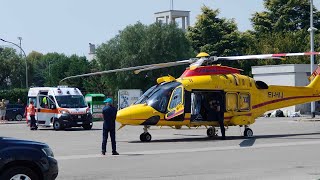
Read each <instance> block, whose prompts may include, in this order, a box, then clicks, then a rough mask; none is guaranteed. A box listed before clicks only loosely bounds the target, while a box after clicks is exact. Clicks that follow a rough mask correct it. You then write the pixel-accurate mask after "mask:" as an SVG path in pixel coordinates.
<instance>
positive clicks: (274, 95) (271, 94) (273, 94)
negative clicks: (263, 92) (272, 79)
mask: <svg viewBox="0 0 320 180" xmlns="http://www.w3.org/2000/svg"><path fill="white" fill-rule="evenodd" d="M268 97H269V98H283V92H268Z"/></svg>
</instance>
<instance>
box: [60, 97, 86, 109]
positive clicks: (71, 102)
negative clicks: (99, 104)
mask: <svg viewBox="0 0 320 180" xmlns="http://www.w3.org/2000/svg"><path fill="white" fill-rule="evenodd" d="M56 100H57V103H58V105H59V106H60V107H62V108H85V107H87V104H86V103H85V101H84V98H83V96H81V95H66V96H56Z"/></svg>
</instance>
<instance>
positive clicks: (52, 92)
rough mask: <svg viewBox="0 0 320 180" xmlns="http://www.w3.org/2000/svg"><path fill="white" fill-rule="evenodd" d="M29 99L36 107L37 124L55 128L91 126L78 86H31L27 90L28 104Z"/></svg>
mask: <svg viewBox="0 0 320 180" xmlns="http://www.w3.org/2000/svg"><path fill="white" fill-rule="evenodd" d="M31 100H32V101H33V102H34V105H35V108H36V117H35V118H36V120H37V124H38V126H45V127H51V126H53V129H55V130H62V129H64V128H69V127H83V128H84V129H86V130H90V129H91V128H92V125H93V124H92V115H91V113H90V108H89V107H88V105H87V104H86V102H85V100H84V97H83V95H82V93H81V91H80V90H79V89H78V88H71V87H67V86H58V87H33V88H30V89H29V92H28V104H29V102H30V101H31ZM28 120H30V116H29V112H27V121H28Z"/></svg>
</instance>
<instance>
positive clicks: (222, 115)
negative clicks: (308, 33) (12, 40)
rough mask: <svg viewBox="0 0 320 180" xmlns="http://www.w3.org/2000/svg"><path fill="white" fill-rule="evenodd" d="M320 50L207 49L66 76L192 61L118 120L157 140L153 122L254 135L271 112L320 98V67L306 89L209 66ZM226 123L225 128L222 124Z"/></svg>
mask: <svg viewBox="0 0 320 180" xmlns="http://www.w3.org/2000/svg"><path fill="white" fill-rule="evenodd" d="M319 54H320V53H319V52H305V53H281V54H261V55H245V56H229V57H215V56H209V54H207V53H204V52H201V53H199V54H198V55H197V58H192V59H188V60H182V61H176V62H168V63H159V64H151V65H144V66H136V67H129V68H122V69H114V70H107V71H101V72H95V73H88V74H82V75H76V76H70V77H66V78H64V79H62V80H61V81H63V80H66V79H70V78H75V77H84V76H91V75H97V74H105V73H112V72H119V71H131V70H134V73H139V72H141V71H147V70H152V69H158V68H165V67H170V66H177V65H183V64H191V65H190V67H188V68H187V69H186V70H185V72H184V73H183V74H182V75H181V76H180V77H179V78H177V79H176V78H174V77H172V76H170V75H168V76H163V77H160V78H158V79H157V85H154V86H152V87H151V88H149V89H148V90H147V91H146V92H145V93H144V94H143V95H142V96H141V97H140V98H139V99H138V100H137V101H136V102H135V103H134V104H132V105H131V106H129V107H127V108H124V109H121V110H119V111H118V113H117V118H116V120H117V121H118V122H119V123H121V127H120V128H119V129H121V128H122V127H124V126H126V125H142V126H144V128H143V130H144V132H143V133H142V134H141V135H140V140H141V141H143V142H149V141H151V139H152V137H151V134H150V133H149V132H148V128H149V127H150V126H170V127H176V128H180V127H181V126H187V127H199V126H205V127H207V135H208V136H209V137H213V136H217V130H216V128H215V127H219V122H222V125H221V123H220V128H224V126H244V133H243V135H244V136H245V137H252V136H253V131H252V129H250V128H249V125H251V124H253V123H254V122H255V119H256V118H257V117H259V116H261V115H262V114H264V113H265V112H267V111H269V110H274V109H278V108H283V107H287V106H292V105H296V104H302V103H306V102H312V101H318V100H320V76H319V74H320V68H319V67H318V68H317V69H316V71H315V72H314V73H313V74H312V76H311V77H310V80H311V82H310V84H309V85H307V86H305V87H295V86H273V85H272V86H271V85H270V86H269V85H267V84H266V83H264V82H262V81H255V80H254V79H253V78H251V77H248V76H244V75H241V74H240V71H241V70H240V69H236V68H232V67H227V66H222V65H206V66H203V64H205V63H206V64H210V63H212V62H214V61H217V60H250V59H282V58H283V57H288V56H305V55H319ZM221 126H222V127H221Z"/></svg>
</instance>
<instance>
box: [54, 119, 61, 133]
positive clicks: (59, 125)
mask: <svg viewBox="0 0 320 180" xmlns="http://www.w3.org/2000/svg"><path fill="white" fill-rule="evenodd" d="M53 129H54V130H56V131H58V130H61V129H63V127H62V124H61V123H60V122H59V120H55V121H53Z"/></svg>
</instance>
